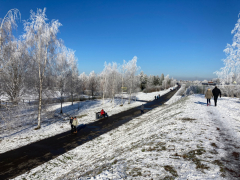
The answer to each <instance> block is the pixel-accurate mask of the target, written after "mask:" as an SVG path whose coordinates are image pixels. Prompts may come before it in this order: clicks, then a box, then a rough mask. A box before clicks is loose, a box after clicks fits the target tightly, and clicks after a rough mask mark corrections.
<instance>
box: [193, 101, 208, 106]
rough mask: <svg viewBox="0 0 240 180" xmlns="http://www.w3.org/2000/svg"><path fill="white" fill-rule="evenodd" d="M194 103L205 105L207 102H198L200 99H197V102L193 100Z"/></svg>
mask: <svg viewBox="0 0 240 180" xmlns="http://www.w3.org/2000/svg"><path fill="white" fill-rule="evenodd" d="M194 103H196V104H201V105H207V103H204V102H200V101H198V102H194Z"/></svg>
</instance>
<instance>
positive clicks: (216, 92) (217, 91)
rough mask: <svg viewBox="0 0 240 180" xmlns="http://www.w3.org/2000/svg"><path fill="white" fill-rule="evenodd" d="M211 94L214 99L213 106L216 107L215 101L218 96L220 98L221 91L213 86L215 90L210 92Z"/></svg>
mask: <svg viewBox="0 0 240 180" xmlns="http://www.w3.org/2000/svg"><path fill="white" fill-rule="evenodd" d="M212 93H213V97H214V103H215V106H217V99H218V96H220V98H221V91H220V89H218V88H217V86H215V88H214V89H213V90H212Z"/></svg>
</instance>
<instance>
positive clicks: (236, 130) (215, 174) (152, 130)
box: [15, 95, 240, 180]
mask: <svg viewBox="0 0 240 180" xmlns="http://www.w3.org/2000/svg"><path fill="white" fill-rule="evenodd" d="M212 104H213V101H212ZM239 109H240V103H239V99H236V98H221V99H219V102H218V106H217V107H215V106H213V105H211V106H207V105H206V99H205V98H204V96H203V95H191V96H189V97H186V98H182V99H181V100H179V101H177V102H175V103H170V105H163V106H161V107H159V108H156V109H154V110H152V111H149V112H148V113H145V114H143V115H142V116H140V117H138V118H135V119H133V120H131V121H130V122H128V123H126V124H124V125H122V126H120V127H119V128H117V129H114V130H112V131H110V132H108V133H106V134H104V135H101V136H99V137H98V138H96V139H94V140H92V141H89V142H87V143H85V144H83V145H81V146H79V147H77V148H75V149H73V150H71V151H69V152H67V153H65V154H63V155H61V156H59V157H57V158H55V159H53V160H51V161H49V162H47V163H44V164H42V165H41V166H38V167H37V168H34V169H32V170H31V171H29V172H28V173H25V174H23V175H21V176H19V177H17V178H15V179H23V178H26V179H79V180H84V179H101V180H102V179H151V178H152V179H164V178H165V179H191V180H194V179H201V180H202V179H239V176H240V173H239V169H240V167H239V155H240V145H239V144H240V118H239V117H240V112H239ZM237 177H238V178H237Z"/></svg>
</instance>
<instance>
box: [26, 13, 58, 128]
mask: <svg viewBox="0 0 240 180" xmlns="http://www.w3.org/2000/svg"><path fill="white" fill-rule="evenodd" d="M47 20H48V19H47V17H46V8H44V9H43V10H41V9H37V12H36V13H35V12H33V11H32V10H31V11H30V19H29V20H28V21H25V22H24V30H25V33H24V35H23V38H24V39H25V40H26V42H27V45H28V48H29V51H32V52H33V54H32V60H33V61H36V66H37V68H38V81H39V89H38V94H39V98H38V100H39V104H38V126H37V128H36V129H39V128H41V108H42V90H43V87H42V85H43V80H44V77H45V71H46V70H47V69H48V68H49V66H50V65H51V61H53V60H54V58H53V56H54V49H55V46H56V45H57V44H58V40H57V33H58V31H59V27H60V26H61V24H60V23H59V22H58V20H52V21H51V22H50V23H47ZM52 64H54V63H52Z"/></svg>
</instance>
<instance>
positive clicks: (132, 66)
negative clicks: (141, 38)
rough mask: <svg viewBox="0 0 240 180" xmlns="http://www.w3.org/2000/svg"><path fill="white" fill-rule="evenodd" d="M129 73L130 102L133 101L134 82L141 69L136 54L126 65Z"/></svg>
mask: <svg viewBox="0 0 240 180" xmlns="http://www.w3.org/2000/svg"><path fill="white" fill-rule="evenodd" d="M126 69H127V73H128V83H129V101H128V103H129V104H130V103H131V97H132V93H133V90H134V85H135V84H134V82H135V76H136V73H137V71H138V70H139V69H140V67H138V66H137V56H134V57H133V59H132V60H131V61H129V62H128V63H127V65H126Z"/></svg>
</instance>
